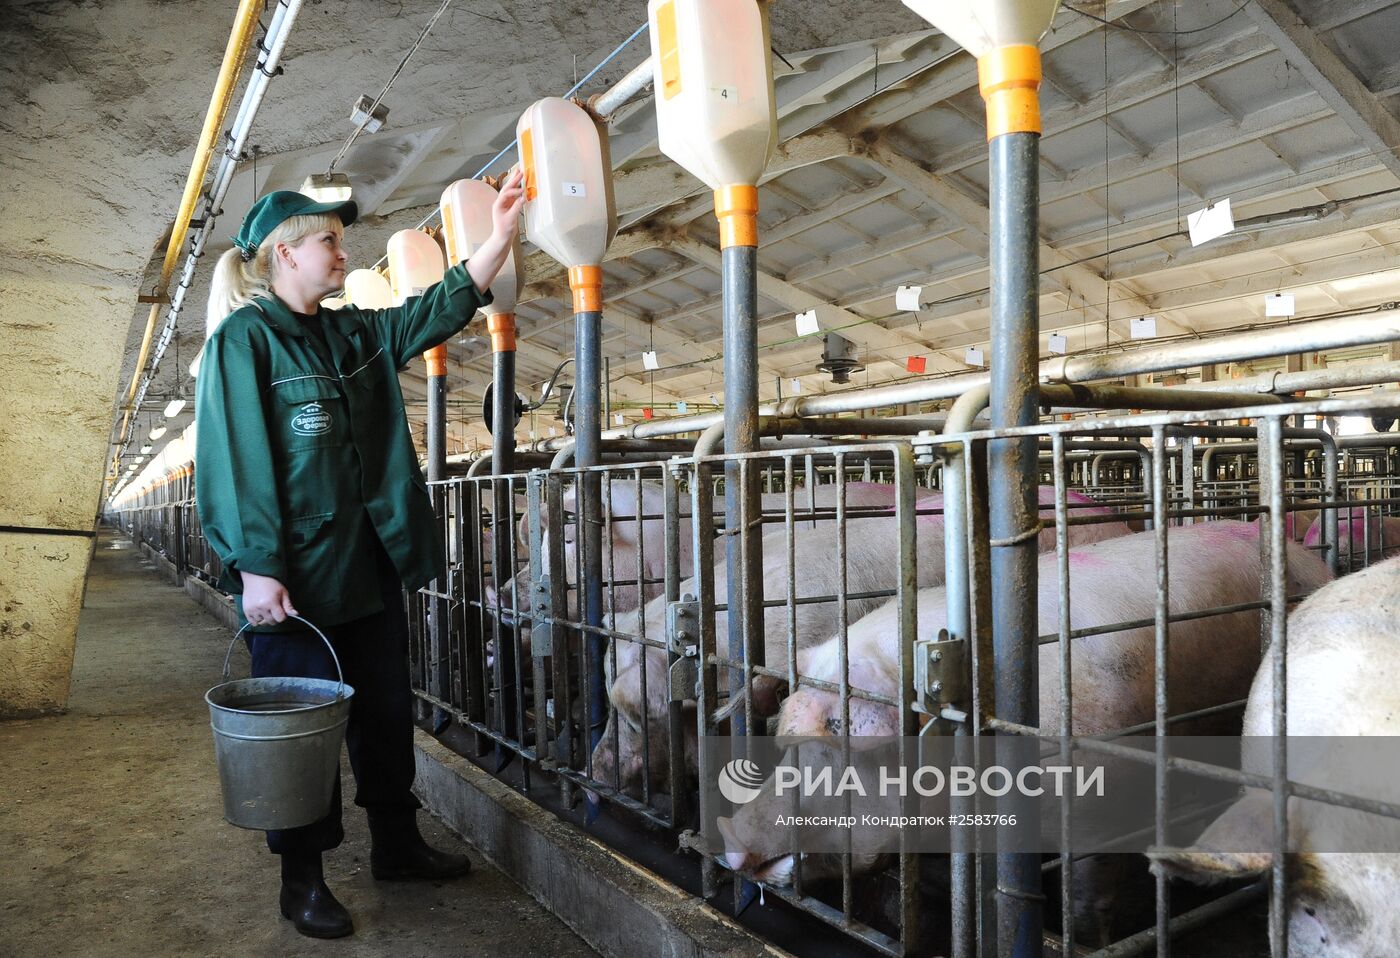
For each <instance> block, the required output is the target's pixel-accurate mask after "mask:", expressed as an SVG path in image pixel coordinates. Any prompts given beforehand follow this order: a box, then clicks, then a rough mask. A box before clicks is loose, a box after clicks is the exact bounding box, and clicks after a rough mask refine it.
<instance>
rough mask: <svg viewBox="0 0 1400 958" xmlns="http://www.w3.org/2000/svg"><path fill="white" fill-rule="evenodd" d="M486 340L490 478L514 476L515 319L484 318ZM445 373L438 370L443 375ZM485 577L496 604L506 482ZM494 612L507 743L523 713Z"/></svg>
mask: <svg viewBox="0 0 1400 958" xmlns="http://www.w3.org/2000/svg"><path fill="white" fill-rule="evenodd" d="M486 323H487V328H488V329H489V331H490V334H491V473H492V475H494V476H508V475H510V474H511V473H513V472H514V471H515V316H514V315H513V314H511V313H493V314H491V315H489V316H487V318H486ZM445 371H446V370H445V369H444V372H445ZM491 500H492V502H491V525H492V529H491V547H492V556H491V576H492V578H493V579H495V580H496V596H497V602H499V601H500V597H501V596H502V595H504V594H505V588H504V585H505V583H506V582H508V581H510V580H511V579H512V578H513V577H514V576H515V567H514V562H513V561H512V559H511V551H512V546H513V545H514V544H515V534H514V529H513V525H514V523H513V521H512V520H513V518H514V517H513V516H512V515H511V510H512V506H513V505H514V502H515V499H514V496H513V495H512V494H511V488H510V481H509V480H502V479H495V480H493V481H492V483H491ZM500 612H501V610H500V609H497V610H496V613H497V614H496V615H495V616H493V618H494V621H495V632H496V636H495V639H496V644H495V647H496V656H497V658H498V659H499V660H500V665H501V685H500V698H499V703H500V714H501V715H502V716H503V717H504V719H505V721H504V723H503V731H504V732H505V734H506V736H507V737H508V738H514V737H515V736H516V735H517V734H520V733H523V731H524V730H523V728H522V725H523V722H521V721H519V720H520V719H523V717H524V716H523V713H520V714H518V713H517V706H518V704H519V696H520V687H521V682H520V676H519V659H520V657H519V655H518V654H517V649H516V637H515V628H514V626H507V625H506V624H505V618H506V617H505V616H503V615H501V614H500Z"/></svg>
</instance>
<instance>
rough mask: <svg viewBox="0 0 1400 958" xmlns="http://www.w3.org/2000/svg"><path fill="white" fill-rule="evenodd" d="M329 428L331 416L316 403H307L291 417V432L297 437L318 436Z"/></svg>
mask: <svg viewBox="0 0 1400 958" xmlns="http://www.w3.org/2000/svg"><path fill="white" fill-rule="evenodd" d="M330 428H331V414H330V413H328V412H326V410H324V409H322V408H321V404H320V403H317V402H313V403H307V404H306V405H305V406H302V407H301V410H300V411H299V412H297V413H296V415H294V416H292V432H294V433H296V434H297V435H298V436H319V435H320V434H321V433H323V432H328V431H329V430H330Z"/></svg>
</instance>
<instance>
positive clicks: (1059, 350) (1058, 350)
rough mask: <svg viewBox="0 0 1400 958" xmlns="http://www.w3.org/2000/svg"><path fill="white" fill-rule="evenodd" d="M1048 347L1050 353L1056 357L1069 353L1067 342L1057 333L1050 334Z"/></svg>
mask: <svg viewBox="0 0 1400 958" xmlns="http://www.w3.org/2000/svg"><path fill="white" fill-rule="evenodd" d="M1048 345H1049V347H1050V352H1052V353H1054V354H1055V355H1056V356H1063V355H1064V354H1065V353H1067V352H1069V340H1068V339H1066V338H1065V337H1064V336H1062V335H1060V334H1059V333H1051V334H1050V340H1049V343H1048Z"/></svg>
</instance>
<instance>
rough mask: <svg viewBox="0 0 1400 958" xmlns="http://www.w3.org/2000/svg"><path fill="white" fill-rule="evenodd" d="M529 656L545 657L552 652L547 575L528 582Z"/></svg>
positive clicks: (551, 623) (552, 628)
mask: <svg viewBox="0 0 1400 958" xmlns="http://www.w3.org/2000/svg"><path fill="white" fill-rule="evenodd" d="M530 588H531V590H533V592H534V594H533V595H531V596H530V658H532V659H545V658H548V657H549V656H551V655H553V654H554V625H553V618H552V613H553V611H554V610H553V609H552V608H550V601H549V600H550V591H549V575H548V573H546V574H545V575H542V576H540V577H539V578H538V579H536V580H535V581H534V582H532V583H530Z"/></svg>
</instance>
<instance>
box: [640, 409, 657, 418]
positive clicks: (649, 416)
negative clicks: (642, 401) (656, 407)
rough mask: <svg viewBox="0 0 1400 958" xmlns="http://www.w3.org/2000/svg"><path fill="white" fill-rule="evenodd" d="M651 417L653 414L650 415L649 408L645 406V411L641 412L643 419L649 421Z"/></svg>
mask: <svg viewBox="0 0 1400 958" xmlns="http://www.w3.org/2000/svg"><path fill="white" fill-rule="evenodd" d="M653 415H654V414H653V413H652V411H651V407H650V406H647V407H646V408H645V409H643V410H642V418H643V419H650V418H651V417H652V416H653Z"/></svg>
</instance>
